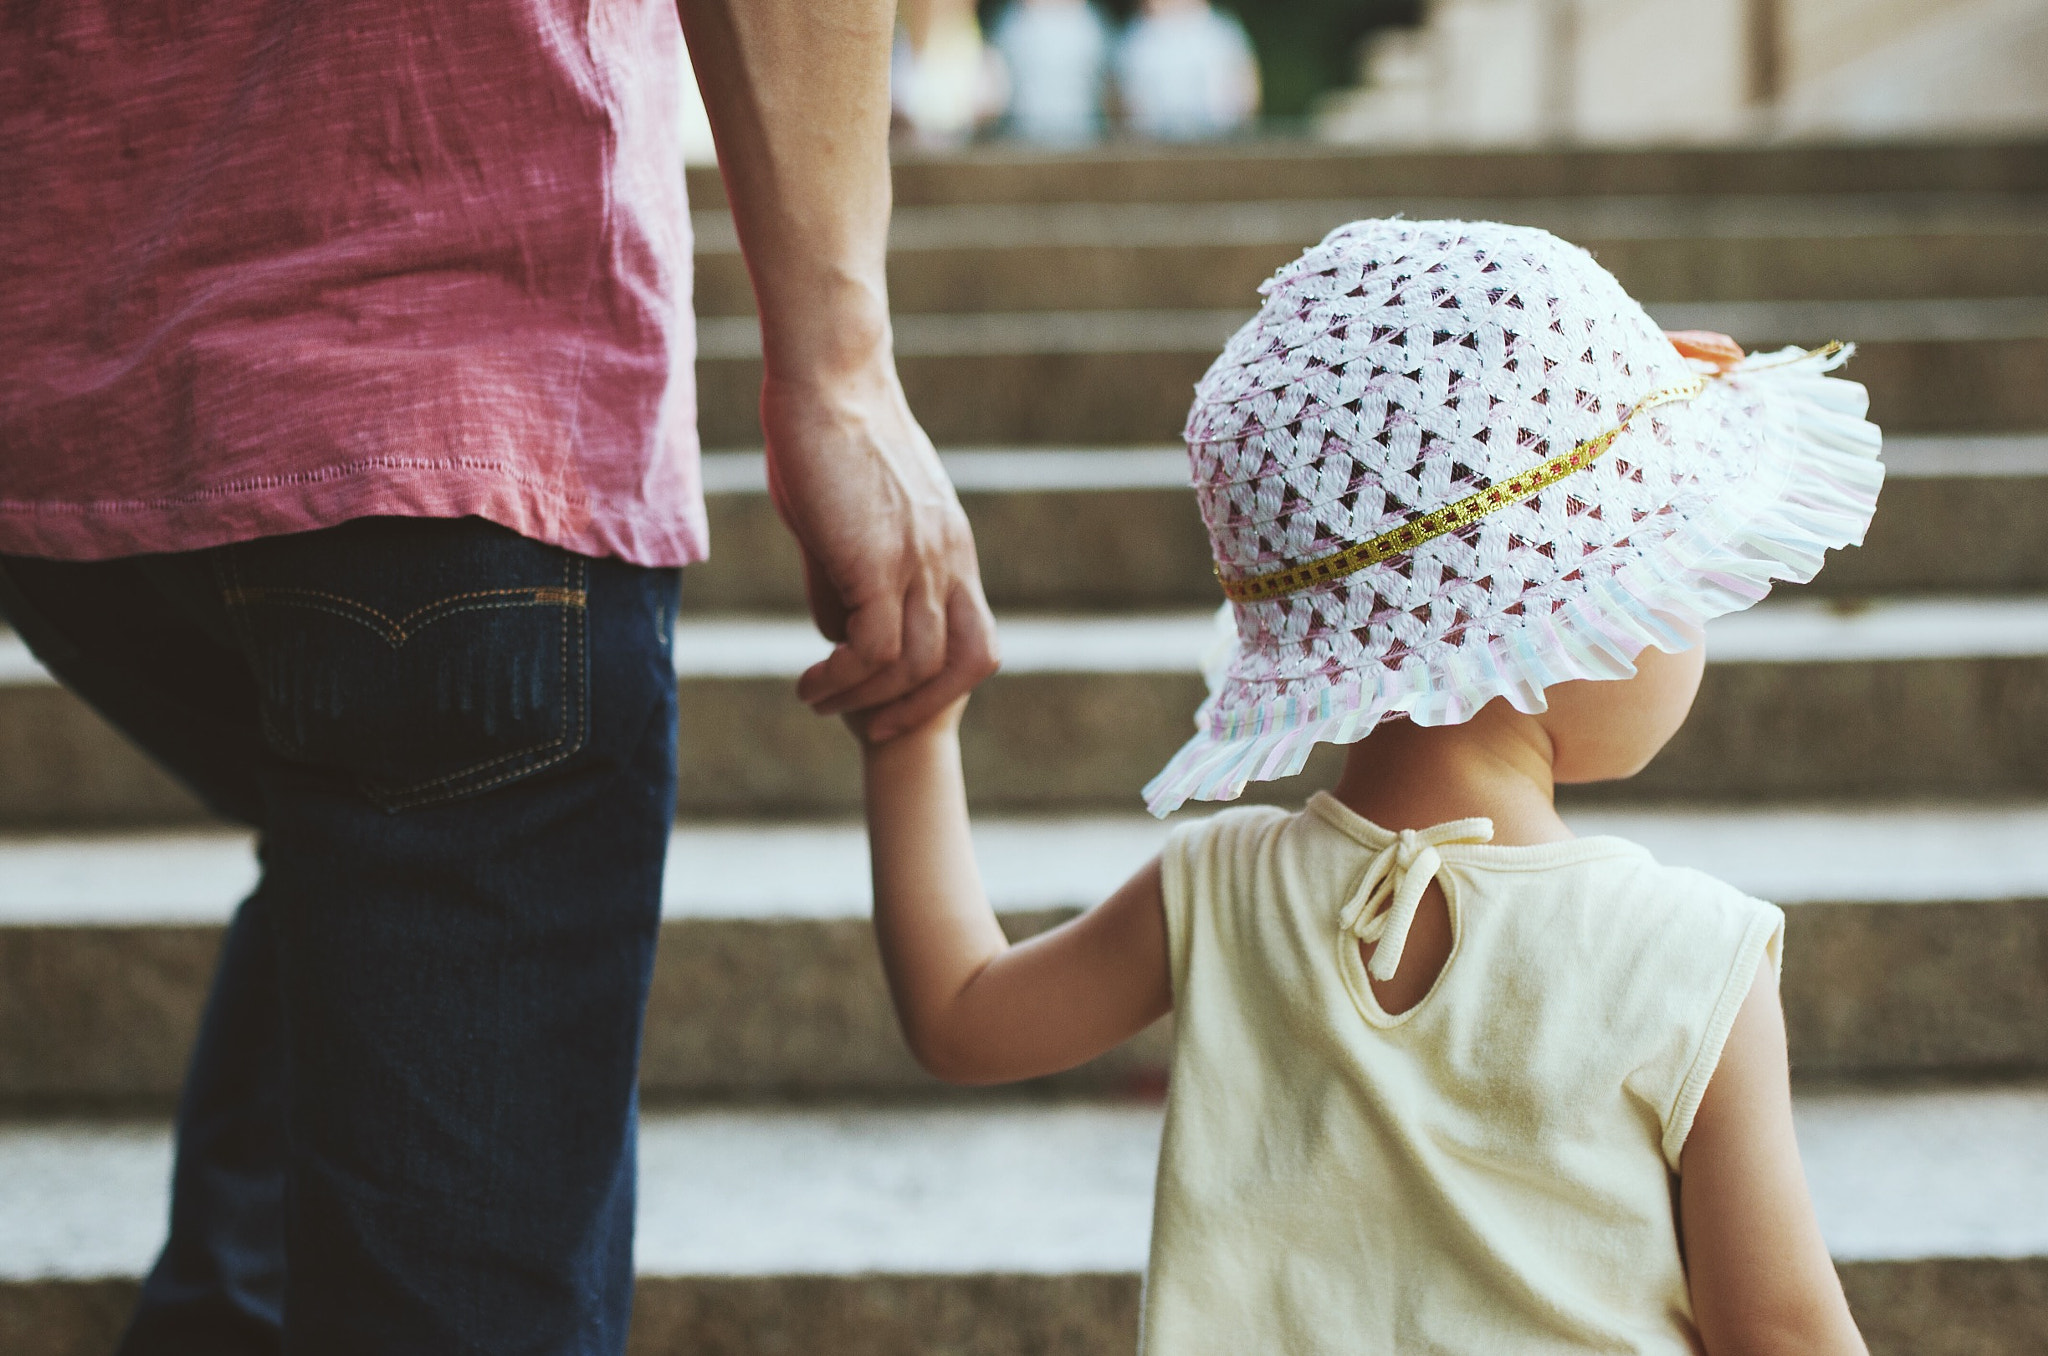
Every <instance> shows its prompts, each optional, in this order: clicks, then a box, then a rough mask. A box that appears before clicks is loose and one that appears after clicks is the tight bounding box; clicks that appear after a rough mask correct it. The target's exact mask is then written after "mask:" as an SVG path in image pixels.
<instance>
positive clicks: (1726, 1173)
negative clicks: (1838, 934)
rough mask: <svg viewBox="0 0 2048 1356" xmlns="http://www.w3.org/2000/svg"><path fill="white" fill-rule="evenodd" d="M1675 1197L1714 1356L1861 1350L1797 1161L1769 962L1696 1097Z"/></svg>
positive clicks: (1781, 1026) (1695, 1303)
mask: <svg viewBox="0 0 2048 1356" xmlns="http://www.w3.org/2000/svg"><path fill="white" fill-rule="evenodd" d="M1678 1196H1679V1231H1680V1233H1681V1234H1682V1235H1683V1237H1684V1241H1685V1260H1686V1272H1687V1275H1688V1277H1689V1278H1690V1281H1691V1285H1692V1307H1693V1317H1694V1320H1695V1321H1696V1322H1697V1323H1698V1324H1699V1329H1700V1337H1701V1338H1702V1339H1703V1340H1704V1341H1705V1342H1706V1346H1707V1350H1708V1351H1709V1352H1710V1353H1712V1356H1779V1353H1784V1356H1793V1353H1798V1356H1865V1348H1864V1345H1863V1339H1862V1337H1860V1336H1859V1335H1858V1334H1857V1332H1856V1323H1855V1320H1853V1319H1852V1318H1850V1316H1849V1305H1848V1302H1847V1301H1846V1300H1845V1299H1843V1297H1842V1283H1841V1281H1840V1280H1839V1279H1838V1278H1837V1277H1836V1275H1835V1267H1834V1263H1833V1262H1832V1261H1831V1260H1829V1258H1828V1250H1827V1245H1826V1244H1825V1243H1824V1242H1822V1241H1821V1236H1820V1224H1819V1222H1818V1221H1816V1220H1815V1219H1814V1215H1813V1201H1812V1198H1811V1197H1809V1196H1808V1194H1807V1190H1806V1175H1805V1173H1804V1172H1803V1171H1802V1170H1801V1168H1800V1166H1799V1145H1798V1143H1797V1142H1796V1141H1795V1140H1794V1139H1793V1136H1792V1085H1791V1078H1790V1075H1789V1071H1788V1069H1787V1066H1786V1059H1785V1014H1784V1011H1783V1010H1782V1009H1781V1008H1780V1007H1779V1006H1778V985H1777V982H1776V977H1775V976H1774V975H1773V973H1772V971H1771V965H1770V962H1769V961H1766V962H1764V964H1763V966H1762V967H1761V968H1760V970H1759V971H1758V973H1757V977H1756V982H1755V984H1754V985H1752V986H1751V988H1750V991H1749V997H1748V998H1746V999H1744V1000H1743V1003H1742V1010H1741V1011H1740V1012H1739V1013H1738V1014H1737V1015H1736V1018H1735V1026H1734V1029H1733V1030H1731V1031H1730V1032H1729V1033H1728V1043H1727V1045H1726V1046H1725V1047H1724V1048H1723V1049H1722V1052H1721V1062H1720V1064H1719V1065H1718V1066H1716V1068H1715V1070H1714V1077H1713V1081H1712V1082H1710V1083H1708V1084H1707V1091H1706V1094H1705V1095H1704V1096H1703V1097H1702V1098H1701V1099H1700V1107H1699V1111H1698V1113H1697V1114H1696V1115H1695V1117H1694V1119H1693V1124H1692V1130H1691V1133H1690V1134H1688V1135H1687V1137H1686V1141H1685V1150H1684V1153H1683V1154H1682V1156H1681V1158H1680V1161H1679V1178H1678Z"/></svg>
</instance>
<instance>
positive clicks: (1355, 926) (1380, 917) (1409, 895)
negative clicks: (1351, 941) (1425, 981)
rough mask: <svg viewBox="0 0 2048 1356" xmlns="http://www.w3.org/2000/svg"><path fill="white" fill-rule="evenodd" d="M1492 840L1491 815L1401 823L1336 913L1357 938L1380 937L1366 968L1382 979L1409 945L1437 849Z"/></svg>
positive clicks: (1438, 862) (1436, 866)
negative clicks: (1420, 825) (1414, 825)
mask: <svg viewBox="0 0 2048 1356" xmlns="http://www.w3.org/2000/svg"><path fill="white" fill-rule="evenodd" d="M1491 841H1493V821H1492V820H1490V819H1454V820H1452V821H1450V822H1449V823H1448V824H1434V825H1431V826H1430V827H1429V828H1426V829H1421V830H1417V829H1403V830H1401V831H1400V832H1399V833H1398V834H1396V835H1394V841H1393V842H1391V843H1389V844H1387V845H1386V846H1385V847H1384V848H1381V849H1380V850H1379V852H1377V853H1376V854H1374V856H1373V859H1372V861H1371V862H1370V863H1368V864H1367V866H1366V868H1365V877H1364V879H1362V880H1361V881H1359V883H1358V889H1357V890H1356V891H1354V892H1353V893H1352V896H1351V902H1350V903H1348V904H1346V905H1345V906H1344V912H1343V914H1342V915H1341V916H1340V918H1339V922H1340V923H1341V925H1342V926H1343V928H1344V930H1345V931H1346V932H1349V933H1351V934H1352V935H1353V936H1354V937H1356V938H1358V940H1359V941H1361V942H1376V943H1378V946H1377V948H1376V949H1375V950H1374V951H1373V953H1372V961H1371V963H1370V964H1368V965H1367V966H1366V967H1365V968H1366V973H1367V974H1370V975H1371V976H1372V977H1373V978H1374V979H1376V980H1379V981H1380V982H1381V983H1382V984H1384V983H1386V982H1387V981H1388V980H1390V979H1392V978H1393V977H1394V972H1395V971H1396V970H1398V969H1400V968H1401V952H1402V950H1403V948H1405V947H1406V946H1407V945H1408V929H1409V928H1410V927H1412V926H1413V925H1414V923H1415V911H1416V910H1417V909H1418V908H1420V907H1421V905H1422V894H1423V892H1424V891H1425V890H1427V889H1429V883H1430V882H1431V881H1433V880H1435V879H1436V877H1437V873H1438V872H1439V871H1441V870H1443V865H1444V859H1443V857H1442V856H1441V855H1440V854H1439V853H1438V852H1437V849H1438V848H1439V847H1443V846H1445V845H1447V844H1450V843H1488V842H1491Z"/></svg>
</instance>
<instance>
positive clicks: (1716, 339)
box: [1664, 330, 1743, 372]
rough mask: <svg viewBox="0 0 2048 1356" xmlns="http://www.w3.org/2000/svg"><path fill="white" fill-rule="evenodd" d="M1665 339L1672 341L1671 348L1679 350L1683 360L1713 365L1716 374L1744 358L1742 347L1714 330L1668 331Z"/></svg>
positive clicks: (1665, 333) (1665, 332)
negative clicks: (1695, 360)
mask: <svg viewBox="0 0 2048 1356" xmlns="http://www.w3.org/2000/svg"><path fill="white" fill-rule="evenodd" d="M1664 337H1665V338H1666V339H1669V340H1670V341H1671V347H1673V348H1675V349H1677V350H1678V355H1679V356H1680V357H1681V358H1696V359H1698V360H1699V361H1701V362H1703V363H1712V364H1713V365H1714V370H1715V371H1716V372H1726V371H1727V370H1728V369H1729V368H1731V367H1733V366H1735V364H1737V363H1739V362H1741V361H1742V358H1743V353H1742V345H1740V344H1738V343H1736V342H1735V341H1734V340H1733V339H1730V338H1729V337H1728V336H1727V335H1725V334H1716V333H1714V332H1713V331H1712V330H1666V331H1664Z"/></svg>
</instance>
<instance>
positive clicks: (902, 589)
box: [761, 356, 998, 744]
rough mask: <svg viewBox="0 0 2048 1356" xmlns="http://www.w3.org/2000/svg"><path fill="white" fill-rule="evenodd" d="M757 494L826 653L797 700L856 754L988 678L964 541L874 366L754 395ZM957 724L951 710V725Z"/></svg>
mask: <svg viewBox="0 0 2048 1356" xmlns="http://www.w3.org/2000/svg"><path fill="white" fill-rule="evenodd" d="M761 422H762V425H763V427H764V429H765V430H766V432H767V435H768V486H769V492H770V494H771V495H772V496H773V497H774V501H775V506H776V509H777V511H778V512H779V513H780V514H781V516H782V520H783V522H785V523H786V524H788V526H789V529H790V531H791V532H793V533H794V534H795V535H796V539H797V543H798V545H799V547H800V548H801V550H802V552H803V559H804V585H805V592H806V593H807V594H808V596H809V599H810V606H811V617H812V619H813V620H814V621H816V622H817V624H818V629H819V630H820V631H822V632H823V633H824V634H825V638H826V639H828V640H830V641H832V642H834V645H833V650H832V653H831V654H830V655H829V656H827V657H826V658H825V659H823V660H821V661H819V662H818V663H817V664H814V665H812V666H811V668H810V669H809V670H808V671H806V672H805V673H804V675H803V677H802V678H801V679H800V680H799V681H798V683H797V695H798V696H799V697H801V698H802V699H803V700H804V701H805V702H807V703H809V704H810V706H811V708H812V709H813V710H815V711H817V712H818V714H820V715H828V716H829V715H849V714H851V713H858V716H859V719H858V720H850V721H849V724H852V725H853V726H854V730H855V733H856V734H858V735H859V736H860V737H861V739H862V740H863V741H864V742H867V743H871V744H872V743H881V742H885V741H887V740H889V739H892V738H894V737H895V736H897V735H899V734H902V733H904V732H905V731H907V730H910V729H912V728H914V727H917V726H920V725H923V724H924V723H926V722H927V721H929V720H930V719H931V718H932V717H933V716H934V715H936V714H938V713H939V712H940V711H942V710H943V709H945V708H946V707H947V706H948V705H949V704H954V705H957V704H958V703H959V702H960V699H961V698H963V697H964V696H965V694H966V693H967V692H968V691H969V690H971V689H972V688H973V687H974V686H975V685H976V684H978V683H980V682H981V681H982V680H983V679H984V678H987V677H988V676H989V675H990V674H992V673H994V672H995V671H996V666H997V662H998V661H997V652H996V634H995V621H994V618H993V617H991V616H990V615H989V610H988V603H987V601H986V600H985V599H984V598H983V596H982V591H981V577H980V570H979V567H978V565H977V563H976V560H975V554H974V536H973V533H972V532H971V530H970V529H969V528H968V525H967V518H966V515H965V514H964V513H962V512H961V509H960V502H959V500H958V499H957V498H956V497H955V496H954V494H953V487H952V485H951V483H950V482H948V480H947V479H946V473H945V471H944V469H943V468H942V467H941V466H940V465H939V459H938V454H937V453H936V452H935V451H934V450H933V448H932V444H931V440H930V439H929V438H927V437H926V436H925V433H924V430H923V429H921V428H919V427H918V424H917V420H916V419H915V418H914V417H913V416H912V414H911V413H910V407H909V405H908V403H907V402H906V401H905V400H904V397H903V390H902V387H901V385H900V384H899V382H898V381H897V378H896V372H895V368H894V365H893V364H892V363H891V362H890V361H889V360H888V358H887V357H886V356H883V357H880V358H878V359H876V360H874V361H872V362H869V363H865V364H863V365H862V366H861V368H860V369H858V370H857V371H856V372H855V373H854V374H852V375H850V376H848V377H845V378H841V379H835V380H833V381H830V382H818V381H796V382H791V381H777V380H775V379H774V378H772V377H771V379H770V380H769V381H768V382H767V383H766V384H765V385H764V386H763V388H762V394H761ZM952 718H953V719H954V720H955V721H956V722H957V720H958V713H957V710H956V711H955V712H954V714H953V717H952Z"/></svg>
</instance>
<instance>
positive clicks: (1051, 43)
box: [994, 0, 1109, 147]
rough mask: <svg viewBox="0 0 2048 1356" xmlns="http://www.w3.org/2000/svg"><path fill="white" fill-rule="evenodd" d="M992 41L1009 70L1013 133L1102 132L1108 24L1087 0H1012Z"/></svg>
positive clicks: (1031, 136) (1026, 136)
mask: <svg viewBox="0 0 2048 1356" xmlns="http://www.w3.org/2000/svg"><path fill="white" fill-rule="evenodd" d="M994 45H995V49H996V51H997V52H998V53H1000V54H1001V56H1002V58H1003V64H1004V65H1005V66H1007V67H1008V68H1009V72H1010V115H1009V121H1008V123H1007V127H1008V130H1009V132H1010V134H1011V135H1012V136H1014V137H1017V138H1018V139H1019V140H1022V141H1029V142H1033V143H1035V144H1037V145H1041V146H1055V147H1057V146H1084V145H1087V144H1088V143H1090V142H1093V141H1095V140H1096V139H1098V138H1099V137H1100V136H1101V135H1102V96H1103V78H1104V74H1105V72H1106V70H1107V68H1108V63H1109V27H1108V25H1107V24H1105V23H1104V22H1103V20H1102V16H1101V15H1100V14H1098V13H1096V12H1095V7H1094V6H1093V5H1091V4H1089V3H1088V2H1087V0H1013V2H1012V3H1011V5H1010V6H1009V7H1008V8H1007V9H1005V10H1004V11H1003V17H1002V18H1001V19H999V20H998V21H997V22H996V27H995V34H994Z"/></svg>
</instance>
